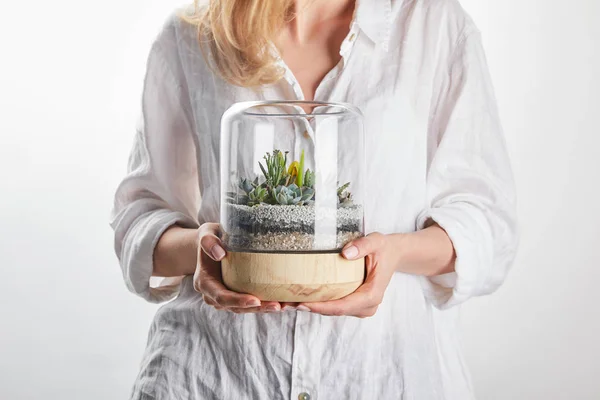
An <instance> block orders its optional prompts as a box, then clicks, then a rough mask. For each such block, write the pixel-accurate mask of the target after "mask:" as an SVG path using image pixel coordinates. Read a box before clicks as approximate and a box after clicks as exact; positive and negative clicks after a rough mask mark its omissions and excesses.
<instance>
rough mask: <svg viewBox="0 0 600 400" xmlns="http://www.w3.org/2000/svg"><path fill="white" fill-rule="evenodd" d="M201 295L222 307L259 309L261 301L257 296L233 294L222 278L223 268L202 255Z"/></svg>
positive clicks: (199, 285)
mask: <svg viewBox="0 0 600 400" xmlns="http://www.w3.org/2000/svg"><path fill="white" fill-rule="evenodd" d="M198 281H199V282H198V285H197V286H198V287H199V291H200V293H202V294H203V295H205V296H208V297H210V298H211V299H212V300H214V301H215V302H216V303H217V304H218V305H220V306H222V307H239V308H248V307H259V306H260V305H261V301H260V300H259V299H258V297H256V296H252V295H251V294H245V293H237V292H233V291H231V290H229V289H227V288H226V287H225V285H224V284H223V282H222V277H221V266H220V264H219V263H218V262H216V261H214V260H212V259H210V258H209V257H208V255H206V254H204V253H202V254H201V255H200V272H199V276H198Z"/></svg>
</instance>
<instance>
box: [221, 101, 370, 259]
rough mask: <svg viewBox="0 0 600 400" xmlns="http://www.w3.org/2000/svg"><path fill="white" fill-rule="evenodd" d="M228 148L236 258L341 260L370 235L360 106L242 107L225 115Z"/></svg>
mask: <svg viewBox="0 0 600 400" xmlns="http://www.w3.org/2000/svg"><path fill="white" fill-rule="evenodd" d="M220 146H221V153H220V162H221V221H220V222H221V228H222V231H223V237H222V239H223V242H224V244H225V246H226V248H227V251H228V253H232V252H233V253H235V252H243V253H280V254H294V253H303V254H306V253H332V254H337V255H338V256H339V252H340V250H341V249H342V247H343V246H344V245H345V244H346V243H348V242H349V241H351V240H353V239H356V238H359V237H361V236H363V234H364V225H363V219H364V208H363V201H364V190H363V188H364V162H365V157H364V133H363V117H362V115H361V113H360V111H359V110H358V109H357V108H355V107H354V106H351V105H349V104H342V103H322V102H303V101H282V102H278V101H262V102H243V103H236V104H234V105H233V106H232V107H230V108H229V109H228V110H227V111H226V112H225V113H224V115H223V118H222V123H221V144H220ZM287 261H288V262H289V261H290V259H287ZM305 262H306V259H305Z"/></svg>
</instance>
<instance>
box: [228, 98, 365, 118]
mask: <svg viewBox="0 0 600 400" xmlns="http://www.w3.org/2000/svg"><path fill="white" fill-rule="evenodd" d="M277 105H283V106H302V105H304V106H307V105H314V106H315V107H325V106H329V107H337V108H339V109H340V110H338V111H333V112H316V113H315V112H310V113H306V112H304V113H298V114H288V113H261V112H251V111H249V110H250V109H252V108H255V107H261V106H277ZM233 107H236V108H238V110H239V111H241V112H242V113H243V114H244V115H249V116H253V117H287V118H307V117H322V116H333V115H343V114H347V113H349V114H358V115H362V113H361V112H360V110H359V109H358V108H357V107H355V106H353V105H351V104H348V103H342V102H329V101H319V100H312V101H310V100H262V101H244V102H239V103H236V104H235V105H234V106H232V108H233ZM300 109H301V110H302V111H304V109H303V108H301V107H300Z"/></svg>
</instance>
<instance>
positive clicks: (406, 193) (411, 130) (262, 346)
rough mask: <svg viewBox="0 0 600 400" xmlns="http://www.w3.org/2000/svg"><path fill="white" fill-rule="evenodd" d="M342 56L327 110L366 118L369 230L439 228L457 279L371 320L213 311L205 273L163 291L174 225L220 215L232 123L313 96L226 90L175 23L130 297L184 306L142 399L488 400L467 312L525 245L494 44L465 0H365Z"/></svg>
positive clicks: (146, 112)
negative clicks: (470, 366)
mask: <svg viewBox="0 0 600 400" xmlns="http://www.w3.org/2000/svg"><path fill="white" fill-rule="evenodd" d="M340 53H341V55H342V60H341V61H340V63H339V64H338V65H337V66H336V67H335V68H334V69H333V70H332V71H330V72H329V73H328V74H327V75H326V77H325V78H324V79H323V81H322V82H321V83H320V85H319V87H318V89H317V91H316V95H315V100H320V101H329V102H336V101H339V102H347V103H351V104H353V105H354V106H356V107H358V108H359V109H360V110H361V111H362V113H363V114H364V116H365V135H366V154H367V155H368V160H367V167H366V171H365V172H366V178H367V179H366V182H367V183H366V186H367V187H366V193H369V195H367V198H366V200H365V229H366V232H367V233H369V232H373V231H379V232H382V233H393V232H411V231H415V230H418V229H421V228H422V227H423V225H424V224H425V222H426V221H427V219H428V218H432V219H433V220H435V221H436V222H437V223H438V224H439V225H440V226H441V227H442V228H443V229H444V230H445V231H446V232H447V233H448V235H449V237H450V239H451V240H452V243H453V245H454V247H455V250H456V255H457V258H456V272H453V273H451V274H446V275H444V276H439V277H434V278H426V277H421V276H414V275H408V274H403V273H395V274H394V276H393V277H392V280H391V282H390V283H389V286H388V288H387V290H386V293H385V296H384V299H383V303H382V304H381V306H380V307H379V309H378V311H377V313H376V314H375V316H373V317H371V318H366V319H359V318H354V317H328V316H321V315H318V314H314V313H307V312H298V311H285V312H280V313H268V314H244V315H242V314H234V313H230V312H226V311H218V310H216V309H214V308H213V307H211V306H209V305H206V304H205V303H204V302H203V300H202V297H201V295H199V294H198V293H197V292H195V291H194V289H193V287H192V277H191V276H187V277H185V278H175V279H174V278H170V279H165V280H163V281H162V282H160V283H159V284H158V285H155V284H153V285H151V274H152V253H153V249H154V246H155V245H156V243H157V241H158V239H159V237H160V236H161V234H162V233H163V232H164V231H165V230H166V229H167V228H168V227H169V226H171V225H173V224H175V223H178V224H180V225H183V226H187V227H198V226H199V225H200V224H202V223H204V222H218V221H219V193H220V183H219V172H218V169H219V134H220V121H221V116H222V114H223V112H224V111H225V110H226V109H227V108H228V107H229V106H230V105H232V104H233V103H234V102H238V101H247V100H297V99H303V95H302V91H301V89H300V86H299V84H298V83H297V81H296V80H295V78H294V76H293V75H292V73H291V72H290V71H289V69H286V71H287V72H286V76H285V78H283V79H281V80H280V81H279V82H277V83H276V84H272V85H266V86H264V87H262V88H260V90H256V91H254V90H251V89H247V88H242V87H237V86H233V85H230V84H228V83H226V82H225V81H223V80H222V79H221V78H220V77H218V76H217V75H215V74H214V73H213V72H212V70H211V69H210V68H209V67H208V66H207V63H206V62H205V59H204V57H203V56H202V52H201V50H200V48H199V45H198V40H197V33H196V30H195V28H194V27H191V26H189V25H186V24H185V23H184V22H182V21H180V20H179V19H178V17H177V16H176V15H175V14H173V15H171V16H170V17H169V18H168V19H167V21H166V23H165V24H164V26H163V28H162V30H161V31H160V33H159V35H158V36H157V37H156V39H155V41H154V44H153V46H152V49H151V51H150V54H149V57H148V62H147V72H146V77H145V84H144V91H143V96H142V118H141V120H140V122H141V123H140V125H139V127H138V130H137V134H136V136H135V143H134V147H133V150H132V152H131V156H130V160H129V172H128V174H127V176H126V177H125V178H124V180H123V181H122V183H121V184H120V185H119V187H118V189H117V193H116V196H115V203H114V209H113V213H112V221H111V225H112V227H113V228H114V230H115V248H116V253H117V255H118V257H119V260H120V264H121V266H122V270H123V277H124V279H125V282H126V284H127V287H128V288H129V289H130V290H131V291H133V292H134V293H136V294H138V295H140V296H142V297H143V298H145V299H146V300H149V301H152V302H161V301H166V300H168V299H172V298H174V299H173V300H172V301H170V302H168V303H166V304H165V305H163V306H162V307H161V308H160V310H159V311H158V312H157V314H156V317H155V318H154V321H153V324H152V326H151V329H150V333H149V338H148V344H147V350H146V353H145V356H144V359H143V362H142V365H141V370H140V373H139V376H138V378H137V380H136V382H135V385H134V389H133V394H132V398H133V399H169V400H176V399H270V400H272V399H297V398H299V396H302V397H304V398H310V399H311V400H317V399H320V400H330V399H365V400H372V399H407V400H408V399H414V400H428V399H456V400H467V399H472V398H473V394H472V390H471V386H470V381H469V377H468V372H467V368H466V366H465V363H464V360H463V358H462V355H461V350H460V344H459V338H458V329H457V320H456V319H457V307H453V306H456V305H458V304H459V303H462V302H464V301H465V300H467V299H469V298H470V297H472V296H479V295H484V294H488V293H491V292H493V291H494V290H495V289H496V288H498V286H499V285H500V284H501V283H502V281H503V280H504V278H505V276H506V273H507V270H508V268H509V266H510V264H511V262H512V260H513V258H514V256H515V251H516V242H517V234H516V222H515V193H514V187H513V179H512V173H511V168H510V165H509V160H508V157H507V153H506V148H505V143H504V138H503V133H502V130H501V127H500V123H499V120H498V114H497V110H496V102H495V99H494V94H493V89H492V85H491V83H490V77H489V74H488V69H487V65H486V60H485V56H484V52H483V50H482V46H481V39H480V34H479V32H478V30H477V29H476V27H475V26H474V25H473V22H472V21H471V19H470V18H469V17H468V16H467V15H466V14H465V12H464V11H463V10H462V8H461V7H460V5H459V4H458V2H457V1H456V0H368V1H367V0H363V1H360V2H359V3H358V6H357V11H356V14H355V18H354V19H353V21H352V24H351V29H350V32H349V34H348V36H347V37H346V39H345V40H344V42H343V44H342V46H341V49H340ZM282 65H283V66H284V67H285V64H284V63H283V62H282ZM153 279H154V278H153ZM305 394H307V395H308V396H309V397H306V395H305Z"/></svg>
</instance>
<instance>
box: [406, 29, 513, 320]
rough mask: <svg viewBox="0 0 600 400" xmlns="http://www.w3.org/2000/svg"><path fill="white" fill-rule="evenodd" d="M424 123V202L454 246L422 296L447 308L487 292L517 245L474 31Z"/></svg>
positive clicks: (491, 99)
mask: <svg viewBox="0 0 600 400" xmlns="http://www.w3.org/2000/svg"><path fill="white" fill-rule="evenodd" d="M441 88H442V90H441V91H440V93H441V94H440V96H439V100H438V107H437V109H436V111H435V113H434V117H433V119H432V120H431V123H430V130H429V138H428V139H429V151H428V159H429V160H430V162H429V169H428V173H427V207H426V208H425V209H424V210H423V211H422V212H421V213H420V215H419V216H418V218H417V229H423V228H424V227H425V226H426V224H427V222H428V221H429V220H430V219H431V220H433V221H435V222H436V223H437V224H438V225H439V226H441V227H442V228H443V229H444V230H445V231H446V233H447V234H448V236H449V238H450V239H451V241H452V244H453V246H454V249H455V252H456V263H455V272H452V273H449V274H444V275H440V276H436V277H429V278H428V277H424V278H423V288H424V292H425V296H426V297H427V298H428V299H429V300H430V301H431V302H432V303H433V304H434V305H435V306H436V307H438V308H442V309H443V308H448V307H451V306H454V305H457V304H459V303H462V302H464V301H465V300H467V299H469V298H471V297H473V296H481V295H485V294H489V293H492V292H494V291H495V290H496V289H497V288H498V287H499V286H500V285H501V284H502V282H503V281H504V279H505V277H506V274H507V272H508V269H509V268H510V265H511V264H512V262H513V259H514V257H515V253H516V248H517V241H518V240H517V236H518V234H517V223H516V210H515V208H516V206H515V203H516V202H515V187H514V182H513V175H512V171H511V166H510V162H509V157H508V155H507V150H506V144H505V140H504V135H503V132H502V128H501V125H500V121H499V118H498V111H497V107H496V100H495V95H494V91H493V87H492V84H491V79H490V76H489V72H488V67H487V62H486V58H485V54H484V51H483V47H482V45H481V39H480V34H479V32H473V33H471V34H469V35H467V36H465V37H464V39H463V40H462V41H460V42H459V43H458V44H457V46H456V50H455V53H454V55H453V56H452V58H451V60H450V69H449V71H448V73H446V74H444V78H443V79H442V84H441Z"/></svg>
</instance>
